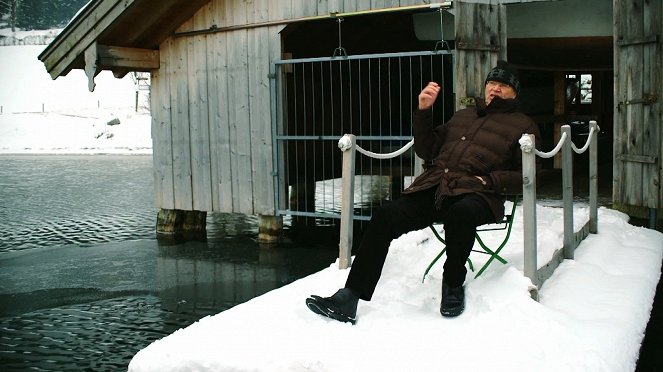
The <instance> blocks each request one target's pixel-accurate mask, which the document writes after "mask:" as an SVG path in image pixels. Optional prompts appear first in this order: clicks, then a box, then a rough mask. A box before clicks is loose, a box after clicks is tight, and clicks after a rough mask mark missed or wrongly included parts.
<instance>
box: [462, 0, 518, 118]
mask: <svg viewBox="0 0 663 372" xmlns="http://www.w3.org/2000/svg"><path fill="white" fill-rule="evenodd" d="M454 12H455V28H456V57H455V58H456V61H455V67H454V75H455V76H456V108H457V109H460V108H463V107H465V106H466V105H464V104H463V103H464V100H463V99H464V98H466V97H482V96H483V95H484V81H485V78H486V75H487V74H488V71H490V69H491V68H492V67H493V66H495V65H496V64H497V60H498V59H506V8H505V6H504V5H496V4H476V3H471V2H466V1H454Z"/></svg>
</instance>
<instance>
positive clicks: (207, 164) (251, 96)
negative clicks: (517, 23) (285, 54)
mask: <svg viewBox="0 0 663 372" xmlns="http://www.w3.org/2000/svg"><path fill="white" fill-rule="evenodd" d="M426 3H428V2H426V1H422V0H400V1H399V0H227V1H225V0H212V1H210V2H209V3H208V4H207V5H205V6H204V7H202V8H201V9H200V10H199V11H198V12H197V13H196V14H195V15H194V17H192V18H191V19H189V20H188V21H187V22H185V23H184V24H183V25H182V26H181V27H180V28H179V29H178V30H177V31H178V32H186V31H194V30H205V29H209V28H210V27H212V26H213V25H216V26H217V27H219V28H224V27H228V26H242V25H252V24H256V23H261V22H267V21H281V20H290V19H296V18H302V17H308V16H318V15H328V14H329V13H333V12H351V11H362V10H370V9H381V8H388V7H399V6H411V5H422V4H426ZM283 27H285V25H277V26H275V25H272V26H261V27H247V28H239V29H237V30H232V31H226V32H215V33H208V34H202V35H196V36H186V37H170V38H169V39H167V40H166V41H165V42H163V43H162V44H161V46H160V66H161V67H160V69H159V70H158V71H154V72H153V74H152V96H151V99H152V107H153V110H152V117H153V119H152V120H153V121H152V137H153V152H154V154H153V157H154V183H155V185H154V186H155V187H154V188H155V195H156V197H155V198H156V206H157V207H158V208H166V209H181V210H201V211H220V212H235V213H243V214H273V213H274V197H275V196H274V180H273V175H272V170H273V162H272V161H273V159H272V123H271V111H270V108H271V101H270V100H271V96H270V80H269V77H268V73H269V67H270V62H271V61H272V60H274V59H280V58H281V39H280V35H279V32H280V31H281V30H282V29H283ZM311 42H315V40H312V41H311ZM484 73H485V71H484V72H482V74H484Z"/></svg>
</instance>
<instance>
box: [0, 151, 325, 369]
mask: <svg viewBox="0 0 663 372" xmlns="http://www.w3.org/2000/svg"><path fill="white" fill-rule="evenodd" d="M151 177H152V176H151V158H150V157H146V156H5V155H3V156H0V200H2V203H1V204H0V217H1V218H2V219H3V223H4V222H6V224H5V226H3V229H4V231H3V234H2V236H0V282H1V283H2V285H1V286H0V365H1V366H2V370H3V371H24V370H27V369H32V370H37V371H39V370H63V371H71V370H94V371H126V368H127V365H128V363H129V360H130V359H131V357H133V355H134V354H135V353H136V352H138V351H139V350H140V349H142V348H144V347H146V346H147V345H148V344H150V343H151V342H153V341H155V340H157V339H159V338H162V337H164V336H166V335H168V334H170V333H172V332H174V331H176V330H177V329H179V328H183V327H186V326H187V325H189V324H192V323H193V322H195V321H197V320H198V319H200V318H202V317H204V316H207V315H212V314H216V313H218V312H221V311H223V310H226V309H228V308H230V307H232V306H234V305H236V304H239V303H242V302H244V301H247V300H249V299H251V298H253V297H255V296H258V295H260V294H263V293H265V292H267V291H269V290H272V289H274V288H278V287H280V286H283V285H285V284H288V283H290V282H292V281H294V280H297V279H298V278H301V277H303V276H306V275H309V274H311V273H313V272H316V271H318V270H320V269H322V268H325V267H328V266H329V265H330V264H331V263H332V262H333V261H334V259H335V257H336V255H337V251H336V248H335V247H333V246H313V245H309V246H299V245H296V244H293V243H288V242H284V243H282V244H276V245H269V246H260V245H259V244H257V243H256V241H255V237H256V236H257V220H256V219H255V217H250V216H249V217H247V216H241V215H229V214H208V221H207V223H208V225H207V227H208V233H207V240H206V241H205V242H188V243H178V244H160V243H159V242H158V241H157V240H156V239H155V236H154V224H155V218H156V210H155V209H154V208H153V206H152V194H151V192H152V185H151V182H152V181H151V180H152V178H151Z"/></svg>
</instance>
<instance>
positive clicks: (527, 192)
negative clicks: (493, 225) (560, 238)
mask: <svg viewBox="0 0 663 372" xmlns="http://www.w3.org/2000/svg"><path fill="white" fill-rule="evenodd" d="M523 137H529V142H530V143H531V147H530V148H526V147H522V156H523V239H524V242H523V243H524V244H523V245H524V247H523V248H524V252H523V253H524V260H525V263H524V268H523V269H524V272H525V276H526V277H528V278H529V279H530V280H531V281H532V284H534V285H535V286H537V287H538V286H539V280H538V278H537V276H536V270H537V257H536V255H537V241H536V153H535V149H536V143H535V138H534V135H533V134H524V135H523ZM521 143H522V142H521Z"/></svg>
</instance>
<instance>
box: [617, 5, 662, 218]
mask: <svg viewBox="0 0 663 372" xmlns="http://www.w3.org/2000/svg"><path fill="white" fill-rule="evenodd" d="M613 14H614V25H615V29H614V38H615V47H614V66H615V70H614V71H615V111H614V120H615V122H614V154H615V159H614V164H613V201H614V202H615V203H616V204H617V205H628V206H639V207H647V208H661V200H663V188H661V182H660V181H661V176H662V175H661V159H662V158H663V150H662V148H661V144H662V141H663V137H662V136H663V131H661V125H662V124H663V114H662V110H661V105H662V103H661V101H662V98H663V97H662V95H663V75H662V74H663V47H662V45H663V40H661V38H662V37H663V5H662V4H661V2H660V1H646V0H629V1H627V0H616V1H615V2H614V7H613ZM657 35H658V36H657ZM647 94H653V95H656V96H657V97H658V102H655V103H652V104H643V103H632V104H625V102H627V101H630V102H633V101H634V100H638V99H642V98H643V97H644V96H645V95H647Z"/></svg>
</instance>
